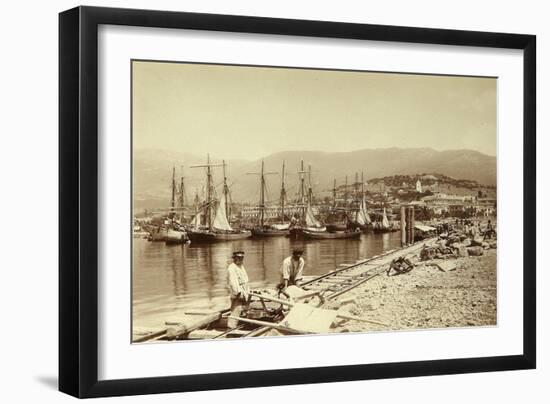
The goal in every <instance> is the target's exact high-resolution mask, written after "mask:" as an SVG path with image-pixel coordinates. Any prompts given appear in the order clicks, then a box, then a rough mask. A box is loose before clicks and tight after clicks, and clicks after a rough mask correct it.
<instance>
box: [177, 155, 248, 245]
mask: <svg viewBox="0 0 550 404" xmlns="http://www.w3.org/2000/svg"><path fill="white" fill-rule="evenodd" d="M217 166H223V168H224V175H223V190H222V195H221V197H220V199H219V200H216V198H215V197H214V192H215V191H214V183H213V181H212V171H211V168H212V167H217ZM197 167H206V190H207V196H206V201H205V202H204V203H203V205H202V207H201V209H199V211H198V212H197V213H196V215H195V217H194V218H193V220H192V223H191V227H190V228H189V229H188V231H187V235H188V237H189V239H190V240H191V241H192V242H195V243H209V242H217V241H231V240H241V239H245V238H249V237H250V236H251V235H252V232H251V231H250V230H239V229H233V227H231V224H230V223H229V219H228V209H229V187H228V185H227V177H226V176H225V161H224V162H223V163H222V164H211V163H210V157H208V158H207V162H206V164H205V165H198V166H192V168H197ZM203 220H204V221H205V222H206V223H204V224H203V223H202V222H203Z"/></svg>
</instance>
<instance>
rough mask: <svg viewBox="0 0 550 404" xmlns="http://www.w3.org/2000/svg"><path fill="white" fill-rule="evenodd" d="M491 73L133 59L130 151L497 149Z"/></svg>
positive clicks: (258, 153)
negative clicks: (457, 74) (480, 75)
mask: <svg viewBox="0 0 550 404" xmlns="http://www.w3.org/2000/svg"><path fill="white" fill-rule="evenodd" d="M496 84H497V81H496V79H493V78H469V77H447V76H427V75H407V74H386V73H366V72H342V71H326V70H325V71H322V70H309V69H308V70H306V69H285V68H259V67H244V66H242V67H241V66H220V65H204V64H185V63H157V62H134V63H133V137H134V147H136V148H155V149H175V150H178V151H182V152H188V153H193V154H198V155H201V154H205V153H207V152H209V153H211V154H212V155H214V156H218V157H220V158H227V159H233V158H244V159H257V158H260V157H263V156H266V155H269V154H272V153H275V152H278V151H285V150H320V151H351V150H358V149H367V148H383V147H433V148H434V149H437V150H447V149H473V150H478V151H480V152H483V153H486V154H490V155H493V156H494V155H496Z"/></svg>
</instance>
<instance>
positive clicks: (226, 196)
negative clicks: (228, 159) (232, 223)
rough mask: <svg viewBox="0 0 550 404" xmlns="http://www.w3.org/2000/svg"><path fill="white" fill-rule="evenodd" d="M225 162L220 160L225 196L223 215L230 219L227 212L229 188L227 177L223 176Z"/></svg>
mask: <svg viewBox="0 0 550 404" xmlns="http://www.w3.org/2000/svg"><path fill="white" fill-rule="evenodd" d="M225 165H226V164H225V160H222V166H223V195H224V196H225V198H224V200H225V214H226V215H227V218H228V219H229V218H230V217H231V212H230V211H229V209H230V206H229V202H228V201H229V186H228V185H227V176H226V175H225Z"/></svg>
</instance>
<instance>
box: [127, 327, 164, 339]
mask: <svg viewBox="0 0 550 404" xmlns="http://www.w3.org/2000/svg"><path fill="white" fill-rule="evenodd" d="M165 334H166V329H163V330H159V331H155V332H151V333H149V334H147V335H144V336H142V337H139V338H136V339H134V341H133V342H147V341H150V340H153V339H158V338H161V337H163V336H164V335H165Z"/></svg>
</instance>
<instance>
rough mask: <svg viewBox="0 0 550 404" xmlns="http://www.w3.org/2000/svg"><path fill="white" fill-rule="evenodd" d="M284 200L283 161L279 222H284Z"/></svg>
mask: <svg viewBox="0 0 550 404" xmlns="http://www.w3.org/2000/svg"><path fill="white" fill-rule="evenodd" d="M285 200H286V189H285V162H284V160H283V175H282V181H281V197H280V202H279V203H280V205H281V221H283V222H284V221H285Z"/></svg>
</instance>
